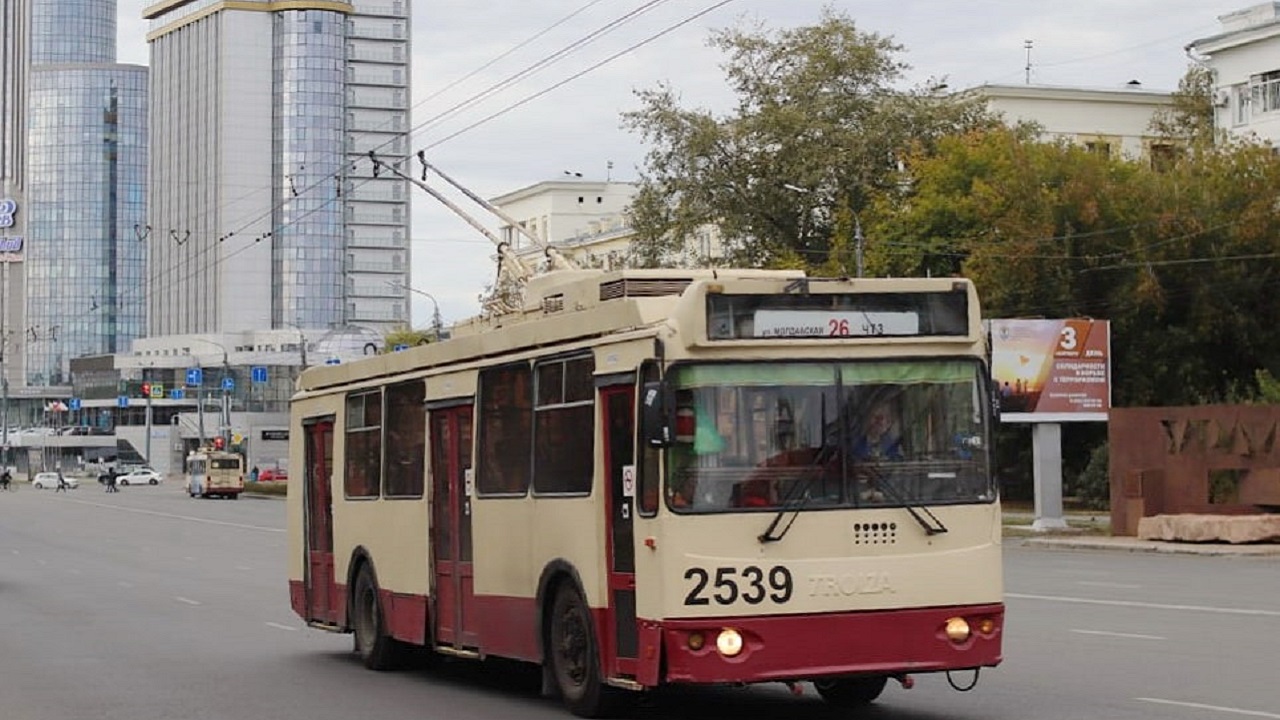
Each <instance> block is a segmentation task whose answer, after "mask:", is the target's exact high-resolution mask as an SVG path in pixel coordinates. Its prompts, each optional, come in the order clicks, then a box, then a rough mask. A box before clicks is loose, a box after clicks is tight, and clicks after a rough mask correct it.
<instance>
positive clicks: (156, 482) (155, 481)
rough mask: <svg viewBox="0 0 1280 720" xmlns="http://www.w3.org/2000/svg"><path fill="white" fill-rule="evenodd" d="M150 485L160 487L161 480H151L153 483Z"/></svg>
mask: <svg viewBox="0 0 1280 720" xmlns="http://www.w3.org/2000/svg"><path fill="white" fill-rule="evenodd" d="M150 484H152V485H159V484H160V481H159V480H157V479H155V478H151V483H150Z"/></svg>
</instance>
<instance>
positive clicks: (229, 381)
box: [222, 377, 236, 390]
mask: <svg viewBox="0 0 1280 720" xmlns="http://www.w3.org/2000/svg"><path fill="white" fill-rule="evenodd" d="M222 389H223V390H235V389H236V379H235V378H229V377H224V378H222Z"/></svg>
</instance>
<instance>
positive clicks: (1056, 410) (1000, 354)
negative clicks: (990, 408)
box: [991, 319, 1111, 422]
mask: <svg viewBox="0 0 1280 720" xmlns="http://www.w3.org/2000/svg"><path fill="white" fill-rule="evenodd" d="M991 377H992V380H993V381H994V385H995V387H996V390H997V392H998V393H999V395H1000V419H1001V421H1003V422H1073V421H1099V420H1101V421H1105V420H1106V419H1107V412H1108V411H1109V410H1110V409H1111V327H1110V324H1109V323H1108V322H1107V321H1106V320H1088V319H1070V320H992V321H991Z"/></svg>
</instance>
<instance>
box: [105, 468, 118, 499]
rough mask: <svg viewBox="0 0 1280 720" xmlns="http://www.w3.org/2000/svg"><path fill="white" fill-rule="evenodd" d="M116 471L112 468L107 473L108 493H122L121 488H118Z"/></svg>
mask: <svg viewBox="0 0 1280 720" xmlns="http://www.w3.org/2000/svg"><path fill="white" fill-rule="evenodd" d="M116 477H117V475H116V469H115V468H114V467H112V468H111V469H110V470H108V471H107V492H109V493H113V492H120V488H118V487H116Z"/></svg>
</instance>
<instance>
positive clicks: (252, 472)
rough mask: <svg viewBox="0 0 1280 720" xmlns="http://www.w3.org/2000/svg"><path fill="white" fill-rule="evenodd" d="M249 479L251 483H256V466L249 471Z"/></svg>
mask: <svg viewBox="0 0 1280 720" xmlns="http://www.w3.org/2000/svg"><path fill="white" fill-rule="evenodd" d="M249 479H250V480H252V481H253V482H258V466H257V465H254V466H253V469H252V470H250V471H249Z"/></svg>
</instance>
